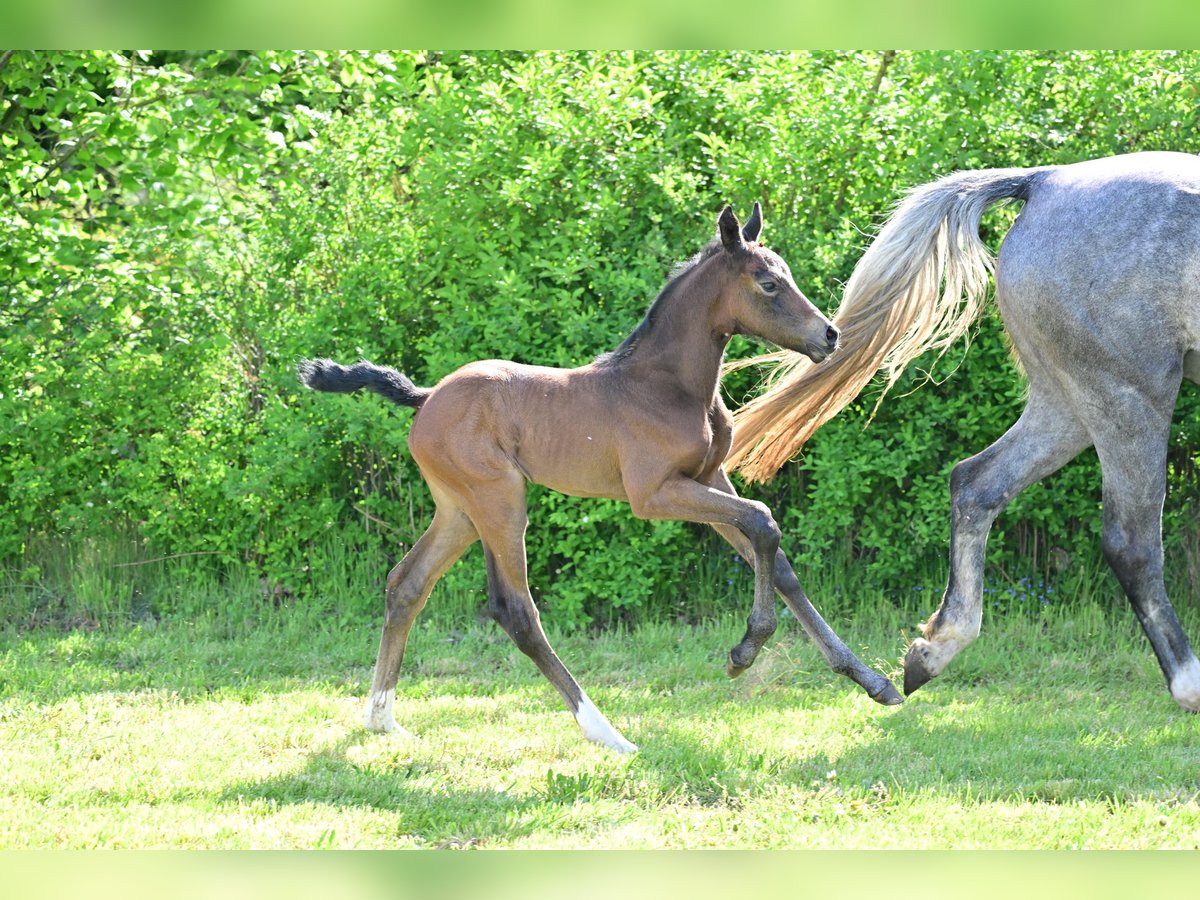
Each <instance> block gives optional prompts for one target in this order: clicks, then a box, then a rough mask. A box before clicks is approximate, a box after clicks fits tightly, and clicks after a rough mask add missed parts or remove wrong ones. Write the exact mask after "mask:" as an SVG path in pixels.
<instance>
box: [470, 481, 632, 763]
mask: <svg viewBox="0 0 1200 900" xmlns="http://www.w3.org/2000/svg"><path fill="white" fill-rule="evenodd" d="M472 487H473V491H472V505H471V507H470V512H471V515H472V519H473V521H474V522H475V524H476V527H477V528H478V529H479V533H480V537H481V539H482V540H483V550H484V556H485V558H486V560H487V579H488V609H489V611H490V612H491V614H492V617H493V618H494V619H495V620H496V622H497V623H498V624H499V625H500V627H501V628H503V629H504V631H505V632H506V633H507V634H508V636H509V637H511V638H512V639H513V642H514V643H515V644H516V645H517V648H518V649H520V651H521V652H522V653H524V654H525V655H526V656H528V657H529V658H530V659H532V660H533V662H534V664H535V665H537V667H538V669H539V670H540V671H541V673H542V674H543V675H545V676H546V678H547V679H548V680H549V682H550V683H551V684H552V685H554V687H555V688H556V689H557V690H558V692H559V694H561V695H562V698H563V700H565V701H566V704H567V707H568V708H569V709H570V710H571V712H572V713H573V714H574V716H575V721H576V722H577V723H578V724H579V728H580V730H581V731H582V732H583V734H584V737H586V738H587V739H588V740H591V741H595V742H596V743H598V744H604V745H605V746H607V747H611V748H612V749H614V750H617V751H619V752H621V753H634V752H636V751H637V747H636V746H635V745H634V744H632V743H631V742H629V741H628V740H626V739H625V737H624V736H622V735H621V733H620V732H619V731H617V729H615V728H614V727H613V726H612V725H611V724H610V723H609V721H608V719H606V718H605V717H604V715H603V714H602V713H601V712H600V710H598V709H596V706H595V704H593V703H592V701H591V700H590V699H588V696H587V694H586V693H584V691H583V688H581V687H580V686H579V683H578V682H577V681H576V680H575V678H574V677H573V676H572V675H571V673H570V672H569V671H568V670H567V667H566V666H565V665H563V663H562V660H560V659H559V658H558V655H557V654H556V653H555V652H554V649H553V648H552V647H551V646H550V642H549V641H548V640H547V639H546V634H545V632H544V631H543V630H542V623H541V617H540V616H539V615H538V611H537V607H536V606H535V605H534V603H533V597H532V596H531V595H530V593H529V582H528V573H527V570H526V562H525V526H526V510H525V483H524V479H523V478H522V477H521V476H520V475H519V474H518V473H516V472H513V473H511V475H509V476H505V477H499V478H496V479H494V480H493V482H492V483H490V484H488V485H486V486H485V485H479V484H476V485H473V486H472Z"/></svg>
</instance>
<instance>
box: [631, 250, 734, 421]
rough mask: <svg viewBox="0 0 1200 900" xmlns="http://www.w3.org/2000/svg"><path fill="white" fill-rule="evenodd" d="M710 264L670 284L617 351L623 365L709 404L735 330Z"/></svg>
mask: <svg viewBox="0 0 1200 900" xmlns="http://www.w3.org/2000/svg"><path fill="white" fill-rule="evenodd" d="M707 265H708V263H707V261H706V262H704V263H700V264H699V265H697V266H696V267H694V268H693V269H692V270H691V271H688V272H685V273H683V274H682V275H680V276H679V277H678V278H677V279H676V280H675V281H674V282H673V283H671V284H670V285H668V286H667V288H665V289H664V290H663V293H662V294H660V295H659V297H658V299H657V300H655V301H654V305H653V306H652V307H651V308H650V311H649V312H648V313H647V314H646V318H645V319H644V320H643V321H642V323H641V324H640V325H639V326H638V328H637V330H635V331H634V333H633V334H631V335H630V336H629V338H628V339H626V341H625V343H624V344H623V345H622V346H621V348H620V349H619V350H618V351H616V353H614V354H613V355H614V356H617V364H618V365H620V366H621V367H622V368H626V369H628V370H630V371H635V370H640V371H649V372H653V373H654V374H655V377H657V378H659V379H660V380H664V381H670V382H673V383H674V384H675V386H676V387H677V388H679V389H680V390H681V391H683V392H684V393H686V394H689V395H693V396H696V397H699V398H702V399H704V400H705V402H707V400H708V398H710V397H711V396H712V395H713V393H714V392H715V391H716V389H717V382H718V381H719V380H720V377H721V362H722V359H723V358H724V354H725V345H726V344H727V343H728V342H729V336H730V332H731V331H732V328H733V325H732V323H723V322H722V321H721V314H720V309H719V307H720V305H721V304H720V301H721V286H720V283H719V281H718V280H717V279H715V278H712V277H710V275H709V273H708V272H707V271H706V268H707Z"/></svg>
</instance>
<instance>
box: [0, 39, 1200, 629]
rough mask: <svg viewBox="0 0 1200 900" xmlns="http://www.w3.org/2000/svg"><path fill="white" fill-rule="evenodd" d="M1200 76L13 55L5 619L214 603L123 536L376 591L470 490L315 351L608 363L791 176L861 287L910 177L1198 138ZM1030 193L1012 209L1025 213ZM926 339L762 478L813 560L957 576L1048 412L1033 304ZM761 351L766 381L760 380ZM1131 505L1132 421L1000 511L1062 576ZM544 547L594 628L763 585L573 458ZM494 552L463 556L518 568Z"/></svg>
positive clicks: (776, 231) (920, 58)
mask: <svg viewBox="0 0 1200 900" xmlns="http://www.w3.org/2000/svg"><path fill="white" fill-rule="evenodd" d="M1198 84H1200V55H1197V54H1196V53H1193V52H1172V51H1163V52H1119V53H1086V52H1048V53H1035V52H945V53H938V52H906V51H901V52H876V53H849V52H806V53H776V52H772V53H749V52H672V53H611V54H610V53H565V52H556V53H513V52H503V53H501V52H495V53H442V52H417V51H410V52H396V53H349V52H336V53H321V52H304V53H295V52H261V53H232V52H170V53H149V52H136V53H134V52H131V53H112V52H81V53H37V52H30V51H0V160H2V166H0V195H2V198H0V233H2V234H3V235H4V240H3V241H2V242H0V423H3V427H2V430H0V521H3V522H4V525H5V527H4V528H3V529H2V530H0V559H2V560H4V567H5V572H6V578H7V579H8V582H9V583H10V584H11V585H14V586H17V587H21V586H24V587H27V588H28V590H24V591H21V590H14V591H11V592H7V594H6V600H5V602H6V605H7V606H8V607H9V608H8V609H7V610H6V613H7V615H6V618H10V617H11V618H12V619H13V620H17V621H40V620H42V619H45V618H47V617H50V618H53V617H55V616H56V615H60V614H62V613H63V612H64V611H66V610H67V609H68V608H70V611H71V612H72V613H73V614H77V615H83V616H85V617H90V618H92V619H95V618H103V617H105V616H110V615H129V614H135V615H142V614H146V615H159V614H163V613H168V612H171V611H173V609H174V610H178V609H186V608H187V604H188V602H189V601H188V596H187V591H186V589H184V590H181V591H180V592H179V594H178V595H176V596H174V597H166V598H164V597H156V598H154V599H149V600H144V601H142V602H143V603H144V604H148V607H147V608H139V606H138V603H139V601H138V599H137V597H136V596H135V595H134V594H133V593H130V594H121V595H120V596H115V594H114V591H115V590H116V582H115V581H113V580H112V579H111V578H110V577H109V575H108V574H106V573H108V572H109V571H110V569H111V567H112V566H113V565H114V559H116V560H118V564H122V565H123V564H126V563H141V562H145V561H146V560H149V559H157V558H159V557H162V556H171V557H178V558H186V559H187V560H188V561H189V565H192V566H194V567H195V568H194V569H193V568H187V569H180V572H181V573H182V574H183V575H186V574H187V573H188V572H192V571H194V570H199V569H203V571H204V572H205V574H206V576H211V575H212V573H214V572H216V573H217V574H218V575H219V577H222V578H231V579H232V578H252V579H258V580H259V584H260V585H261V591H260V592H259V593H260V595H261V597H262V598H263V599H264V601H265V602H272V603H306V604H319V603H321V602H322V598H323V597H327V596H329V594H330V592H331V591H332V590H333V588H334V586H335V585H340V584H344V583H346V582H350V583H352V584H353V585H354V586H355V588H354V592H353V593H354V597H355V598H356V599H355V602H356V603H359V604H361V605H362V608H363V609H371V610H374V609H375V608H376V607H377V606H378V604H379V597H380V590H379V589H380V585H381V582H382V577H383V574H384V572H385V571H386V568H387V566H388V564H389V563H390V562H391V561H393V560H394V559H396V558H398V557H399V555H400V554H401V553H402V552H403V550H404V549H405V548H406V547H407V546H409V545H410V544H411V543H412V542H413V541H414V540H415V539H416V537H417V536H418V535H419V534H420V532H421V530H422V529H423V527H424V525H425V523H426V522H427V521H428V519H429V516H430V514H431V505H430V501H429V498H428V494H427V492H426V491H425V488H424V486H423V484H422V483H421V481H420V478H419V475H418V473H417V472H416V470H415V467H414V466H413V464H412V463H411V460H410V459H409V457H408V455H407V450H406V448H405V440H404V439H405V435H406V431H407V423H408V418H409V414H408V413H407V412H402V411H396V410H393V409H388V408H386V406H385V404H383V403H382V402H377V401H375V400H373V399H372V400H364V399H362V398H335V397H328V396H316V395H311V394H308V393H307V392H303V391H302V390H301V389H300V388H299V386H298V384H297V383H296V380H295V378H294V375H293V367H294V363H295V361H296V359H298V358H299V357H303V356H312V355H328V356H333V357H335V358H343V359H352V358H355V357H357V356H359V355H362V356H365V357H368V358H371V359H374V360H376V361H380V362H385V363H388V364H391V365H395V366H397V367H399V368H402V369H403V370H405V371H406V372H408V373H409V374H410V375H412V377H413V378H414V379H415V380H416V381H418V382H419V383H425V384H431V383H433V382H434V381H436V380H437V379H438V378H440V377H442V376H444V375H446V374H447V373H449V372H450V371H452V370H453V369H454V368H455V367H457V366H458V365H461V364H462V363H464V362H466V361H468V360H471V359H477V358H484V357H493V356H495V357H505V358H512V359H518V360H522V361H527V362H536V363H542V364H549V365H563V366H566V365H576V364H580V363H584V362H586V361H588V360H590V359H591V358H592V357H594V356H595V355H596V354H598V353H599V352H601V351H603V350H607V349H610V348H612V347H614V346H615V345H616V344H617V343H619V341H620V340H621V339H622V338H623V336H624V335H625V334H626V333H627V332H628V331H629V330H631V329H632V328H633V327H634V325H635V324H636V323H637V321H638V320H639V319H640V317H641V315H642V313H643V312H644V310H645V308H646V307H647V306H648V304H649V303H650V301H651V300H652V299H653V297H654V295H655V294H656V292H657V290H658V289H659V287H660V286H661V285H662V283H663V281H664V280H665V277H666V274H667V272H668V271H669V270H670V268H671V267H672V266H673V265H674V264H675V263H676V262H677V261H678V260H680V259H683V258H686V257H687V256H689V255H691V254H692V253H693V252H695V250H697V249H698V248H699V247H700V246H701V245H702V244H703V243H704V242H705V241H707V239H708V238H709V237H710V235H711V233H712V230H713V221H714V218H715V214H716V212H717V211H718V210H719V209H720V207H721V205H722V204H724V203H725V202H732V203H733V204H734V206H735V207H736V208H738V209H740V210H744V209H746V208H748V207H749V206H750V204H751V203H752V202H753V201H754V200H761V201H762V202H763V206H764V210H765V217H766V223H767V224H766V231H765V233H764V236H765V238H766V240H767V241H768V242H769V243H770V245H771V246H773V247H774V248H776V249H777V250H779V251H780V252H781V253H782V254H783V255H784V257H785V258H786V259H788V261H789V262H790V264H791V267H792V270H793V272H794V274H795V276H796V280H797V282H798V283H799V284H800V285H801V286H802V287H803V288H804V289H805V290H806V292H807V293H808V294H809V296H810V297H811V298H812V299H813V300H814V301H815V302H816V303H817V304H818V305H819V306H822V307H823V308H825V309H827V310H832V309H833V308H835V307H836V305H837V300H838V296H839V286H840V284H841V283H842V282H844V281H845V279H846V278H847V277H848V276H849V273H850V271H851V269H852V267H853V265H854V263H855V261H856V260H857V258H858V256H859V255H860V254H861V252H862V250H863V249H864V247H865V246H866V244H867V243H868V242H869V240H870V236H871V234H872V231H873V229H874V228H875V227H876V226H877V225H878V224H879V223H880V222H881V221H882V219H883V218H884V217H885V216H886V214H887V211H888V210H889V209H890V207H891V206H892V205H893V204H894V203H895V202H896V200H897V199H898V198H899V197H900V196H901V195H902V194H903V192H904V191H905V190H906V189H908V188H910V187H911V186H913V185H916V184H920V183H923V182H926V181H929V180H931V179H933V178H936V177H938V176H939V175H942V174H945V173H947V172H950V171H953V170H955V169H962V168H978V167H983V166H1011V165H1043V164H1050V163H1066V162H1072V161H1076V160H1081V159H1087V158H1091V157H1095V156H1102V155H1107V154H1112V153H1123V152H1130V151H1135V150H1147V149H1173V150H1183V151H1189V152H1197V151H1198V150H1200V136H1198V134H1197V85H1198ZM1012 215H1013V211H1012V210H999V211H996V212H993V213H992V214H990V215H989V217H988V219H987V220H986V221H985V235H986V236H987V238H988V239H989V242H990V243H991V244H992V245H993V246H996V245H998V242H999V240H1000V239H1001V238H1002V236H1003V234H1004V231H1005V230H1006V227H1007V224H1008V223H1009V222H1010V221H1011V217H1012ZM757 349H758V348H757V347H755V346H754V345H752V344H749V343H743V344H739V345H735V346H734V348H733V351H734V352H735V353H738V354H750V353H753V352H755V351H756V350H757ZM956 363H957V366H956V365H955V364H956ZM922 368H923V367H921V366H916V367H915V370H914V371H913V372H912V373H910V378H909V380H908V383H906V384H902V385H901V387H900V389H899V390H897V391H895V392H894V393H893V394H892V395H890V396H889V398H888V399H887V401H886V402H885V403H884V404H883V405H882V407H881V408H880V410H879V412H878V414H877V415H876V416H875V419H874V421H873V423H872V424H871V425H870V426H869V427H865V426H866V423H867V420H868V418H869V412H870V409H871V407H872V406H873V405H874V397H873V392H872V391H871V390H870V389H868V391H867V392H866V393H865V394H864V396H863V397H862V398H861V399H860V401H859V402H858V403H856V404H855V405H853V406H852V407H851V408H849V409H848V410H847V411H846V412H845V413H844V414H843V415H842V416H840V417H839V418H838V419H837V420H836V421H834V422H833V423H830V424H829V425H827V426H826V427H825V428H824V429H823V430H822V431H821V432H820V433H819V434H818V435H817V436H816V438H815V439H814V440H813V441H812V442H811V443H810V445H809V446H808V447H807V448H806V450H805V452H804V454H803V456H802V457H801V458H800V460H799V461H798V462H797V463H795V464H794V465H792V466H790V467H788V469H787V470H785V472H784V473H783V474H782V475H781V477H780V478H778V479H777V480H776V481H775V482H773V483H772V484H771V485H768V486H765V487H761V488H759V487H755V488H754V489H752V490H751V491H750V493H752V494H753V495H754V496H758V497H760V498H761V499H763V500H765V501H766V502H768V503H769V504H770V505H771V506H772V508H773V509H774V510H775V511H776V514H777V517H778V518H779V520H780V522H781V524H782V525H783V527H784V531H785V535H786V538H785V540H786V543H787V544H788V546H789V549H790V551H791V552H792V554H793V556H794V558H795V559H796V561H797V563H798V564H799V566H800V569H801V572H802V573H809V575H810V576H812V577H815V574H814V573H823V574H824V575H825V576H826V580H827V581H833V582H838V583H842V584H845V585H846V587H847V591H848V592H849V590H850V589H851V588H853V587H855V586H869V587H870V588H871V589H874V590H881V591H883V592H885V593H887V594H889V595H891V596H894V597H896V598H900V597H903V596H906V592H910V591H912V590H914V589H915V590H921V591H925V590H932V589H934V588H935V587H936V586H937V582H939V581H940V580H941V579H942V578H943V577H944V574H943V573H944V568H945V563H944V555H945V547H946V541H947V535H948V510H947V506H948V503H947V491H946V482H947V478H948V474H949V470H950V468H951V467H952V466H953V464H954V463H955V462H956V461H958V460H960V459H962V458H964V457H966V456H969V455H971V454H973V453H975V452H978V451H979V450H981V449H983V447H985V446H986V445H987V444H989V443H990V442H991V441H992V440H994V439H995V438H996V437H998V436H999V435H1000V434H1001V433H1003V431H1004V430H1005V429H1006V428H1007V427H1008V426H1009V425H1010V424H1011V423H1012V422H1013V421H1014V420H1015V418H1016V416H1017V414H1018V412H1019V410H1020V407H1021V402H1022V387H1021V384H1020V380H1019V378H1018V376H1017V375H1016V373H1015V372H1014V370H1013V367H1012V365H1011V362H1010V360H1009V357H1008V350H1007V348H1006V345H1005V342H1004V338H1003V333H1002V329H1001V327H1000V325H999V322H998V321H996V320H995V318H994V317H992V318H990V319H989V320H987V321H985V322H984V323H983V324H982V325H981V327H980V329H979V331H978V334H977V335H976V336H975V338H974V339H973V341H972V343H971V346H970V350H969V352H965V353H964V354H963V355H962V357H961V361H960V360H948V361H945V362H943V363H942V364H941V365H939V367H938V368H937V370H936V371H935V372H934V378H935V381H934V383H931V384H925V385H924V386H922V387H920V389H919V390H915V391H914V392H912V393H909V392H908V388H915V387H916V386H917V385H918V384H919V383H920V382H921V379H922V372H921V371H920V370H921V369H922ZM726 387H727V390H728V393H729V398H730V402H731V403H733V404H736V403H737V402H739V401H740V400H741V399H742V398H744V397H745V396H747V395H748V394H749V393H751V392H752V391H753V390H754V389H755V376H754V374H753V373H743V374H739V375H738V376H737V377H734V378H731V379H729V381H728V383H727V385H726ZM1198 432H1200V400H1198V399H1197V391H1196V390H1195V388H1194V387H1192V386H1188V385H1185V387H1184V390H1183V393H1182V395H1181V400H1180V405H1179V408H1178V411H1177V415H1176V424H1175V433H1174V435H1173V437H1172V445H1171V447H1172V449H1171V459H1170V479H1171V480H1170V484H1171V495H1170V496H1169V497H1168V501H1167V519H1166V523H1165V531H1166V535H1167V539H1168V552H1169V555H1170V561H1171V566H1172V577H1173V579H1174V580H1175V582H1176V585H1177V590H1176V592H1175V593H1176V599H1177V601H1178V602H1180V603H1181V604H1185V605H1186V604H1188V603H1194V602H1195V598H1196V596H1197V587H1200V514H1198V513H1197V504H1196V500H1197V495H1198V493H1200V489H1198V484H1197V474H1196V473H1197V455H1196V448H1197V446H1200V441H1198V440H1197V437H1198V436H1200V435H1198ZM1098 505H1099V478H1098V472H1097V469H1096V464H1095V458H1094V454H1089V455H1086V456H1085V457H1082V458H1081V459H1080V460H1079V461H1077V462H1076V463H1073V464H1072V465H1070V466H1068V467H1067V468H1066V469H1064V470H1063V471H1062V472H1060V473H1059V474H1057V475H1055V476H1053V477H1052V478H1050V479H1048V480H1047V481H1046V482H1045V483H1044V484H1043V485H1039V486H1035V487H1034V488H1031V489H1030V490H1028V491H1026V492H1025V493H1024V494H1023V495H1022V496H1020V497H1019V498H1017V500H1016V501H1015V502H1014V503H1013V505H1012V506H1011V507H1010V509H1009V511H1008V512H1007V513H1006V514H1005V515H1004V516H1003V517H1002V518H1001V519H1000V521H999V522H998V524H997V528H996V530H995V532H994V534H993V538H992V543H991V547H990V551H989V575H990V577H991V579H992V582H993V584H994V585H1005V584H1007V585H1009V586H1010V588H1011V586H1013V585H1020V584H1024V585H1029V584H1034V585H1037V586H1038V590H1039V591H1040V592H1041V594H1040V595H1041V596H1042V597H1043V599H1045V598H1046V597H1048V596H1050V593H1051V592H1052V591H1053V588H1054V586H1055V585H1063V584H1070V583H1071V578H1072V577H1074V576H1075V575H1077V574H1078V573H1079V572H1080V571H1084V570H1087V569H1089V568H1091V567H1094V566H1095V565H1096V561H1097V558H1098V557H1097V550H1096V543H1097V542H1096V535H1097V533H1098V528H1099V514H1098ZM529 545H530V546H529V550H530V569H531V581H532V582H533V584H534V585H535V590H536V592H537V596H538V599H539V602H540V604H541V605H542V608H543V612H544V614H545V615H546V616H547V617H549V618H551V619H552V620H554V621H555V622H557V623H558V624H560V625H562V626H564V627H570V626H574V625H580V624H584V623H586V622H589V621H593V620H595V621H598V622H601V623H604V622H612V621H614V620H619V619H621V618H623V617H625V616H632V615H635V614H660V615H661V614H686V615H694V614H696V612H697V610H698V609H702V608H703V602H710V603H714V604H715V603H720V601H721V599H722V598H723V597H724V596H725V594H726V593H729V592H737V593H739V594H740V593H744V591H745V587H746V580H745V576H744V567H742V566H740V565H739V564H738V563H737V562H736V561H735V560H734V559H733V557H732V556H731V554H729V553H728V552H727V551H726V550H725V549H724V548H723V546H721V545H720V544H719V542H718V541H717V540H716V539H715V538H714V537H712V536H709V535H707V534H706V533H705V532H703V531H702V530H698V529H695V528H692V527H690V526H686V525H681V524H677V523H654V524H650V523H644V522H638V521H636V520H634V519H633V518H632V517H631V516H630V515H629V514H628V512H627V511H626V510H625V509H624V508H623V507H621V506H619V505H617V504H610V503H604V502H598V501H581V500H575V499H571V498H564V497H560V496H558V495H554V494H552V493H550V492H547V491H542V490H537V489H535V490H534V492H533V502H532V503H531V526H530V531H529ZM63 547H67V548H69V551H68V552H66V553H65V555H64V554H63V553H62V552H59V551H61V548H63ZM56 548H57V549H56ZM185 554H186V555H188V556H186V557H183V555H185ZM469 559H470V562H469V563H468V564H466V565H460V566H458V567H456V568H455V569H454V570H452V572H451V574H450V576H448V580H449V582H450V589H451V590H452V591H457V592H458V593H460V594H465V595H471V596H476V595H481V588H482V585H483V574H482V566H481V565H479V564H478V563H479V560H478V556H477V555H474V554H473V555H472V556H471V557H469ZM52 565H61V566H62V567H63V569H64V573H63V578H62V579H61V580H60V581H59V582H56V584H60V585H63V587H61V588H59V587H56V588H54V589H52V590H51V589H47V588H46V587H45V585H47V584H48V583H49V582H50V581H51V580H52V579H51V578H50V577H49V576H50V574H51V573H50V571H49V569H50V568H51V567H52ZM85 575H86V576H87V577H84V576H85ZM85 586H87V590H84V587H85ZM1179 587H1182V590H1180V589H1179ZM698 594H700V595H703V596H704V597H705V598H708V600H707V601H702V600H701V598H698V597H697V596H696V595H698ZM837 602H844V603H846V604H849V605H850V608H852V606H853V600H852V599H848V598H847V599H844V600H843V601H837ZM698 603H699V604H700V605H699V606H698V605H697V604H698Z"/></svg>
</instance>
